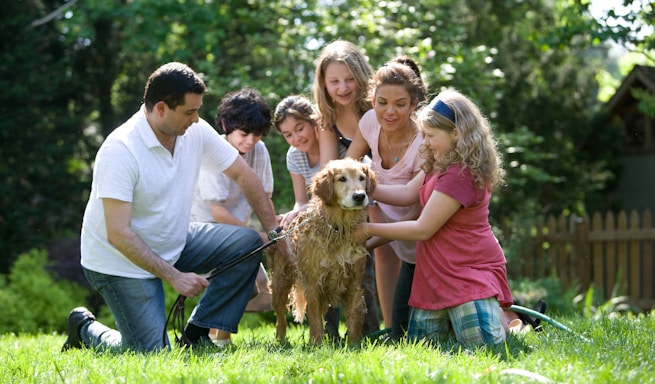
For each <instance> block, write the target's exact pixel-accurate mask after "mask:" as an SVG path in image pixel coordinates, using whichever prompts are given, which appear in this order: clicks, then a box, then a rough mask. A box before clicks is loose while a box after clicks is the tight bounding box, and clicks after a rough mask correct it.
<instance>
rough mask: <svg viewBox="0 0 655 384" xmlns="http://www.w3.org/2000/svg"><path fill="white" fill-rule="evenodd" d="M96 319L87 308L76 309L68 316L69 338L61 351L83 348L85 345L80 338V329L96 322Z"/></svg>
mask: <svg viewBox="0 0 655 384" xmlns="http://www.w3.org/2000/svg"><path fill="white" fill-rule="evenodd" d="M95 319H96V317H95V316H94V315H93V313H91V311H89V310H88V309H86V308H85V307H77V308H74V309H73V310H72V311H71V312H70V313H69V314H68V338H67V339H66V342H65V343H64V346H63V347H61V351H62V352H63V351H67V350H69V349H73V348H78V349H79V348H82V347H83V346H84V344H83V343H82V339H81V338H80V329H81V328H82V326H83V325H84V324H86V323H88V322H90V321H95Z"/></svg>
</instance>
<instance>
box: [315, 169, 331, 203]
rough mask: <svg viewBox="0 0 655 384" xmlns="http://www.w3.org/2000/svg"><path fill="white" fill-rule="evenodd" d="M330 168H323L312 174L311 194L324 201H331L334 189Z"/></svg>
mask: <svg viewBox="0 0 655 384" xmlns="http://www.w3.org/2000/svg"><path fill="white" fill-rule="evenodd" d="M332 174H333V171H332V169H331V168H323V170H322V171H320V172H319V173H317V174H316V175H315V176H314V181H313V183H312V195H315V196H318V198H319V199H321V200H322V201H324V202H325V203H330V201H332V191H333V190H334V181H333V177H332Z"/></svg>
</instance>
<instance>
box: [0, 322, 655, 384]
mask: <svg viewBox="0 0 655 384" xmlns="http://www.w3.org/2000/svg"><path fill="white" fill-rule="evenodd" d="M557 320H558V321H560V322H563V323H565V324H567V326H569V327H570V328H571V329H572V330H573V332H566V331H561V330H559V329H556V328H555V327H552V326H548V325H546V326H545V332H539V333H536V332H530V333H528V334H526V335H525V336H524V337H523V338H520V339H518V338H510V339H509V340H508V342H507V343H506V345H505V346H503V347H502V348H497V349H492V350H489V349H480V350H476V351H466V350H461V349H460V348H458V347H457V346H456V345H455V344H449V345H445V346H442V347H437V348H434V347H427V346H423V345H412V344H400V345H384V344H381V343H379V341H367V342H364V343H362V345H361V346H357V347H349V346H343V345H339V346H333V345H323V346H320V347H311V346H309V345H308V344H307V339H308V332H307V328H306V327H305V326H297V327H296V326H294V327H292V328H291V329H290V331H289V339H288V343H287V344H285V345H281V344H279V343H277V342H276V340H275V336H274V335H275V329H274V326H273V324H265V325H260V326H255V327H252V328H243V327H242V329H241V331H240V332H239V333H238V334H237V335H235V336H234V342H235V345H234V346H233V347H232V348H229V349H226V350H223V351H219V350H215V349H212V350H203V351H198V352H194V353H190V352H188V351H186V350H180V349H178V348H176V347H174V348H173V349H172V350H171V351H166V352H161V353H153V354H133V353H127V354H111V353H104V354H102V353H94V352H93V351H90V350H72V351H69V352H66V353H61V352H60V348H61V345H62V343H63V342H64V339H65V336H64V335H61V334H40V335H13V334H7V335H3V336H0V362H1V364H2V368H1V369H0V372H1V373H0V382H2V383H18V382H20V383H414V382H417V383H421V382H443V383H471V382H484V383H497V382H507V383H524V382H528V383H530V382H534V383H536V382H541V381H540V380H542V381H543V382H558V383H560V382H561V383H589V382H591V383H606V382H621V383H649V382H650V383H654V382H655V372H654V371H653V366H654V365H655V357H654V353H653V352H654V351H655V315H653V314H651V315H639V316H616V317H605V318H602V319H589V318H588V319H582V318H574V317H569V318H558V319H557ZM544 380H545V381H544Z"/></svg>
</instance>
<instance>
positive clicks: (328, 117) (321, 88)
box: [313, 40, 373, 130]
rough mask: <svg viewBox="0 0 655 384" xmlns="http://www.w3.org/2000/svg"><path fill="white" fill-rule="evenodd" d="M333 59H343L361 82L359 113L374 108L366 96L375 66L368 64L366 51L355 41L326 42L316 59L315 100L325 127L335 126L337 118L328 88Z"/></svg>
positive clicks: (358, 103)
mask: <svg viewBox="0 0 655 384" xmlns="http://www.w3.org/2000/svg"><path fill="white" fill-rule="evenodd" d="M332 63H343V64H345V65H346V67H347V68H348V70H349V71H350V73H351V74H352V75H353V77H354V78H355V81H356V82H357V94H356V95H355V109H356V112H357V114H358V117H362V116H363V115H364V112H366V111H368V110H369V109H371V103H370V102H369V101H368V100H367V99H366V91H367V86H368V80H369V79H370V78H371V76H373V70H372V69H371V66H370V65H369V64H368V61H367V60H366V57H365V56H364V54H363V53H362V52H361V51H360V50H359V48H357V46H356V45H355V44H353V43H351V42H348V41H345V40H336V41H333V42H332V43H330V44H328V45H326V46H325V47H324V48H323V50H322V51H321V54H320V56H319V57H318V59H317V60H316V73H315V75H314V85H313V93H314V101H315V102H316V106H317V108H318V112H319V115H320V120H319V126H320V128H321V129H329V130H332V127H333V126H334V124H335V123H336V121H337V111H336V107H335V105H334V102H333V101H332V99H331V98H330V96H329V95H328V93H327V89H326V88H325V70H326V69H327V67H328V65H330V64H332Z"/></svg>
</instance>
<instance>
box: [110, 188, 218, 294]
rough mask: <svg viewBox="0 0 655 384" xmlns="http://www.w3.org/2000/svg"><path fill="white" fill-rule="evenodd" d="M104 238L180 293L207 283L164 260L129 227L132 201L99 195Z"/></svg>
mask: <svg viewBox="0 0 655 384" xmlns="http://www.w3.org/2000/svg"><path fill="white" fill-rule="evenodd" d="M102 204H103V207H104V211H105V224H106V227H107V240H108V241H109V243H110V244H111V245H113V246H114V247H115V248H116V249H117V250H118V251H120V252H121V253H122V254H123V255H124V256H125V257H127V258H128V259H129V260H130V261H131V262H133V263H134V264H136V265H137V266H139V267H141V268H143V269H144V270H146V271H148V272H150V273H152V274H153V275H155V276H157V277H159V278H160V279H162V280H165V281H167V282H168V283H169V284H171V286H173V288H174V289H175V290H176V291H177V292H178V293H180V294H181V295H183V296H186V297H195V296H197V295H199V294H200V293H202V291H203V290H204V289H205V288H206V287H208V286H209V281H208V280H207V279H206V278H204V277H201V276H199V275H197V274H195V273H184V272H180V271H178V270H177V269H175V267H174V266H172V265H170V264H169V263H167V262H165V261H164V260H163V259H162V258H161V257H159V255H157V254H156V253H154V252H153V251H152V249H150V247H148V245H147V244H146V243H144V242H143V240H142V239H141V238H140V237H139V235H137V234H136V233H135V232H134V231H133V230H132V227H131V221H132V204H131V203H129V202H125V201H121V200H116V199H102Z"/></svg>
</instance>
